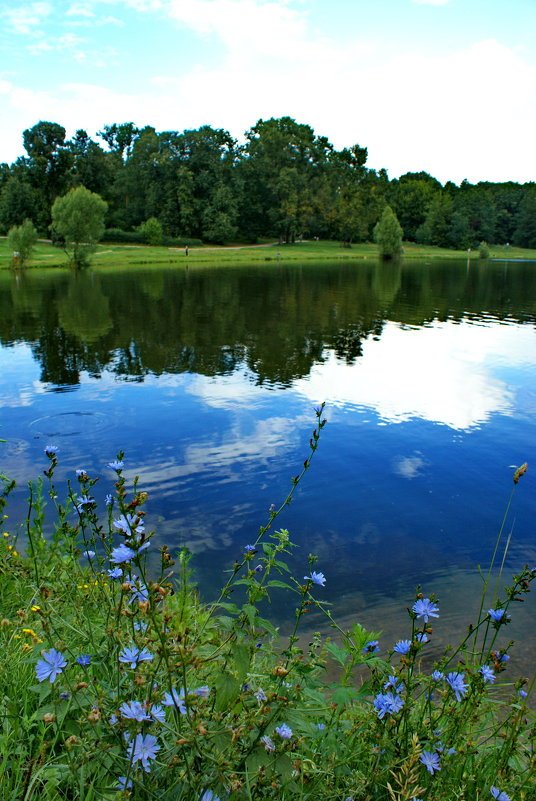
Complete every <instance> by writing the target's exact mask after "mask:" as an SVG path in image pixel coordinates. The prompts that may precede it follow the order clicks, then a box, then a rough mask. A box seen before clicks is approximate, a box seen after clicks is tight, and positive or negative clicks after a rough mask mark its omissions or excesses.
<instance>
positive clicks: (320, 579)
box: [303, 570, 326, 587]
mask: <svg viewBox="0 0 536 801" xmlns="http://www.w3.org/2000/svg"><path fill="white" fill-rule="evenodd" d="M303 578H304V580H305V581H311V582H312V583H313V584H318V586H319V587H323V586H324V584H325V583H326V578H325V576H324V574H323V573H316V572H315V571H314V570H312V571H311V575H310V576H304V577H303Z"/></svg>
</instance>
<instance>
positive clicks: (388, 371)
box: [295, 322, 536, 430]
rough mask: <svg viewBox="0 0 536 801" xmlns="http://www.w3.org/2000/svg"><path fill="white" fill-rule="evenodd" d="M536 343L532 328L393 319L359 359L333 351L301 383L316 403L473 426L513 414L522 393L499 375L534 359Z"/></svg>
mask: <svg viewBox="0 0 536 801" xmlns="http://www.w3.org/2000/svg"><path fill="white" fill-rule="evenodd" d="M535 344H536V343H535V335H534V330H533V329H532V328H530V327H529V326H520V325H496V324H495V325H493V326H482V325H474V324H471V323H469V322H463V323H459V324H456V323H437V324H435V325H433V326H430V327H427V328H418V329H407V328H405V329H404V328H401V327H400V326H398V325H395V324H394V323H387V324H386V325H385V328H384V330H383V332H382V336H381V338H380V339H379V340H367V341H366V342H365V343H364V347H363V356H362V357H361V358H360V359H359V360H358V361H357V362H356V363H355V364H354V365H351V366H349V365H347V364H342V363H341V362H339V361H338V360H337V359H336V357H335V356H334V355H330V356H329V357H328V358H327V359H326V362H325V363H324V364H320V365H315V367H314V368H313V369H312V371H311V375H310V376H309V377H308V378H306V379H302V380H300V381H298V382H296V386H295V388H296V389H297V391H298V392H300V393H301V394H303V395H305V396H306V397H308V398H311V400H313V401H314V402H315V403H316V402H318V401H320V400H325V401H327V402H328V404H329V405H331V406H339V407H344V406H347V405H349V404H352V405H356V406H361V407H368V408H370V409H373V410H374V411H375V412H376V413H377V414H378V416H379V417H380V418H381V419H382V421H384V422H387V423H401V422H404V421H407V420H410V419H411V418H414V417H417V418H421V419H423V420H429V421H432V422H435V423H442V424H444V425H447V426H449V427H450V428H453V429H456V430H468V429H470V428H473V427H476V426H479V425H482V424H483V423H485V422H486V421H487V420H489V418H490V417H491V415H493V414H495V413H502V414H512V413H513V411H514V399H515V398H514V392H513V391H512V389H510V387H509V386H508V384H507V383H506V381H505V380H502V378H501V377H499V375H498V373H500V371H501V370H504V369H506V368H507V369H514V368H517V369H519V368H522V367H525V366H527V365H534V363H535V361H536V359H535V355H536V347H535Z"/></svg>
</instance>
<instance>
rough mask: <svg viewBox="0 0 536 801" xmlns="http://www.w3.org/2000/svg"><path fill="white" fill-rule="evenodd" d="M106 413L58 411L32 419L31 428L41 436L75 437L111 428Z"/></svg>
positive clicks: (110, 422)
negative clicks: (57, 412)
mask: <svg viewBox="0 0 536 801" xmlns="http://www.w3.org/2000/svg"><path fill="white" fill-rule="evenodd" d="M112 426H113V424H112V421H111V419H110V418H109V416H108V415H106V414H103V413H102V412H92V411H87V412H80V411H76V412H60V413H59V414H50V415H46V416H45V417H38V418H37V419H36V420H32V422H31V423H30V428H32V429H33V430H34V431H35V432H36V435H37V436H39V435H40V436H43V437H76V436H85V435H87V434H91V433H93V432H95V431H104V430H106V429H109V428H112Z"/></svg>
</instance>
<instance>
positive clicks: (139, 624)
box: [134, 620, 149, 634]
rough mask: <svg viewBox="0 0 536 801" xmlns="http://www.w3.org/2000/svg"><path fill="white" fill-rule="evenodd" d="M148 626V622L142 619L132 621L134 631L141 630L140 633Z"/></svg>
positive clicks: (143, 632)
mask: <svg viewBox="0 0 536 801" xmlns="http://www.w3.org/2000/svg"><path fill="white" fill-rule="evenodd" d="M148 628H149V624H148V623H146V622H145V621H144V620H135V621H134V631H141V633H142V634H145V632H146V631H147V629H148Z"/></svg>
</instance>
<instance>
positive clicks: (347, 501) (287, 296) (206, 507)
mask: <svg viewBox="0 0 536 801" xmlns="http://www.w3.org/2000/svg"><path fill="white" fill-rule="evenodd" d="M0 307H1V308H0V311H1V313H0V343H1V344H0V382H1V384H0V385H1V394H0V397H1V400H0V404H1V418H0V422H1V425H2V430H1V434H2V436H3V437H4V438H6V439H7V440H8V442H7V445H4V446H2V447H3V451H2V455H3V459H2V470H3V472H4V473H7V474H9V475H11V476H13V477H15V478H16V479H17V481H18V483H19V486H20V489H19V490H18V494H17V495H16V497H15V505H14V507H13V508H12V512H11V515H12V519H13V518H14V517H16V515H17V514H19V515H22V513H23V508H24V499H25V497H26V495H27V490H25V489H24V485H25V483H26V482H27V481H28V480H29V479H31V478H33V477H35V476H36V474H37V473H39V471H40V470H42V469H43V468H44V467H45V465H46V460H45V458H44V455H43V449H44V447H45V446H46V445H47V444H50V443H53V444H56V445H58V446H59V448H60V473H59V476H60V477H61V478H62V479H65V480H66V479H68V478H71V479H72V478H73V476H74V471H75V469H77V468H81V467H83V468H84V469H85V470H86V471H88V472H89V473H90V474H91V475H98V476H100V477H101V480H100V482H99V484H98V485H97V487H96V489H97V490H98V497H99V498H101V499H102V498H103V497H104V495H105V494H106V492H108V491H109V489H110V487H111V485H112V482H113V477H114V476H113V473H112V472H111V471H110V470H109V469H107V468H106V463H107V462H109V461H110V460H112V459H113V458H115V455H116V454H117V452H118V451H119V450H121V449H122V450H124V451H125V454H126V456H125V463H126V467H127V469H126V475H127V477H128V478H129V479H133V478H134V476H135V475H138V476H139V477H140V486H141V487H142V488H144V489H146V490H147V491H148V492H149V493H150V500H149V502H148V504H147V507H146V508H147V523H148V526H149V527H150V528H154V529H155V530H156V532H157V533H156V538H155V541H156V542H158V543H159V544H163V543H164V542H165V543H167V544H168V545H169V546H170V547H172V548H173V547H175V546H178V545H182V544H185V545H187V546H188V547H189V548H190V549H191V550H192V551H193V552H194V554H195V560H194V567H195V571H196V577H197V580H198V581H199V586H200V588H201V591H202V593H203V595H204V596H205V597H206V598H210V597H212V595H213V594H214V591H215V588H216V586H217V585H218V584H219V583H220V581H221V578H222V571H223V570H225V569H227V568H228V567H229V565H231V564H232V562H233V561H234V559H235V558H237V557H239V556H240V554H241V550H242V548H243V546H244V545H245V544H246V543H249V542H251V541H252V540H254V539H255V536H256V532H257V530H258V526H259V525H260V524H261V523H264V522H265V521H266V518H267V510H268V509H269V507H270V504H272V503H276V504H277V503H278V502H279V501H280V500H281V499H282V498H283V497H284V496H285V494H286V492H287V491H288V489H289V487H290V481H289V479H290V477H291V476H294V475H296V474H297V473H298V472H299V470H300V467H301V464H302V462H303V459H304V458H305V457H306V456H307V447H308V446H307V443H308V441H309V437H310V434H311V431H312V428H313V426H314V420H315V418H314V411H313V410H314V407H315V406H317V405H318V403H319V402H321V401H325V402H326V414H325V416H326V418H327V420H328V425H327V426H326V428H325V429H324V431H323V435H322V441H321V446H320V449H319V451H318V453H317V454H316V456H315V459H314V461H313V466H312V468H311V470H310V471H309V473H308V474H307V476H306V478H305V480H304V482H303V484H302V485H301V487H300V489H299V491H298V493H297V495H296V498H295V500H294V501H293V503H292V504H291V506H290V507H289V508H288V509H287V510H286V511H285V513H284V515H283V517H282V518H281V519H280V521H279V523H280V525H281V526H283V527H285V528H287V529H289V531H290V533H291V536H292V539H293V541H294V542H295V543H296V545H297V546H298V547H297V548H296V551H295V553H294V555H293V558H292V560H291V561H292V568H293V571H294V573H295V575H296V576H297V577H298V578H299V579H301V577H302V576H303V575H304V574H305V573H307V572H308V563H307V556H308V554H309V553H310V552H311V553H314V554H316V555H317V556H318V562H317V569H318V570H322V571H323V572H324V573H325V575H326V577H327V583H326V587H325V588H324V589H323V590H322V597H323V598H325V599H326V600H328V601H330V602H331V603H333V605H334V609H335V612H336V614H338V615H340V616H342V617H343V619H344V620H345V622H348V623H350V622H351V621H355V620H360V621H361V622H362V623H363V624H364V625H371V626H372V625H375V626H377V627H379V628H382V629H383V630H384V632H385V634H384V638H385V643H386V646H387V645H390V644H391V642H392V640H391V639H390V638H393V637H394V638H395V639H398V638H399V637H401V636H404V635H406V636H407V632H405V631H403V630H402V625H403V621H404V614H405V612H404V610H405V608H406V607H407V606H408V605H409V604H410V603H411V602H412V598H413V593H414V590H415V586H416V585H417V584H420V585H422V587H423V591H424V592H425V593H431V592H433V591H435V592H436V593H437V594H438V595H439V597H440V600H441V608H442V618H441V624H439V623H438V625H437V627H436V628H437V642H438V643H441V642H444V641H446V640H448V639H449V638H451V636H452V635H453V633H455V632H456V631H457V630H461V629H462V628H463V627H464V626H465V625H466V624H467V623H468V622H469V619H470V617H469V610H468V607H469V605H470V604H471V603H476V599H477V597H478V594H479V591H480V589H479V587H480V579H479V578H478V576H477V573H476V570H475V568H476V565H478V564H482V565H487V564H488V561H489V557H490V555H491V552H492V549H493V545H494V542H495V537H496V533H497V531H498V528H499V526H500V523H501V518H502V514H503V511H504V508H505V506H506V503H507V500H508V496H509V493H510V489H511V485H512V474H513V469H512V466H516V465H519V464H521V463H522V462H524V461H528V462H529V464H530V463H531V460H532V461H533V458H532V457H533V453H534V444H535V433H536V334H535V321H536V270H535V265H533V264H528V263H508V262H501V263H493V262H477V261H472V262H470V263H466V262H465V261H463V262H456V261H450V260H449V261H448V262H440V261H438V262H430V263H424V262H419V263H411V262H404V263H403V264H402V265H399V264H398V265H381V264H375V263H373V262H368V261H366V262H365V261H363V262H352V263H350V262H349V263H345V264H334V263H330V264H325V265H296V264H292V265H285V263H284V262H283V263H281V264H277V265H276V264H275V263H273V262H272V263H270V264H269V265H268V264H267V265H264V264H263V265H261V266H256V267H235V268H232V267H230V268H229V267H218V268H217V269H210V268H203V269H190V270H185V269H184V268H182V267H181V268H178V267H176V266H175V267H170V268H169V269H151V270H145V269H139V270H136V271H120V270H118V271H109V272H104V271H97V270H89V271H84V272H79V273H70V272H67V271H59V270H55V271H37V270H36V271H33V270H32V271H27V272H26V273H20V274H18V275H13V274H8V273H2V274H0ZM534 476H535V474H534V473H531V470H530V468H529V472H528V473H527V475H526V476H525V477H524V478H523V480H522V483H520V485H519V488H518V492H517V494H516V498H515V502H514V507H513V513H512V515H511V518H510V519H509V522H508V526H507V533H509V532H510V531H512V539H511V544H510V548H509V551H508V555H507V562H506V563H507V567H508V568H509V569H513V570H515V569H517V568H519V567H521V566H522V565H523V564H525V563H529V564H530V565H536V539H535V526H534V521H535V519H536V514H535V513H536V493H535V484H536V481H535V477H534ZM319 592H320V591H319ZM520 609H521V607H520ZM272 615H273V616H274V618H275V619H277V620H278V621H279V622H280V623H281V625H282V626H283V628H284V627H285V625H286V623H287V622H288V620H289V610H288V604H286V603H284V602H283V601H282V600H281V599H279V598H277V597H275V598H274V601H273V610H272ZM516 617H518V620H517V628H516V629H514V628H512V630H511V631H508V632H507V633H508V634H510V636H513V635H517V636H521V638H522V639H523V640H524V642H523V643H522V645H521V647H520V649H519V652H520V653H524V655H525V656H524V659H525V661H523V660H521V662H520V665H521V666H523V667H524V666H525V665H527V664H528V663H529V661H530V659H532V658H533V657H534V655H535V654H534V646H533V644H532V643H533V641H534V640H533V635H534V622H535V618H536V608H535V604H534V603H533V602H531V601H529V602H528V603H527V604H526V605H524V607H523V616H522V617H519V616H517V615H516ZM514 623H516V621H514ZM311 625H312V626H313V627H314V626H316V625H318V626H320V625H321V621H320V619H317V618H315V617H313V619H312V621H311ZM513 625H514V624H513ZM527 626H532V629H531V632H532V633H531V634H530V637H529V636H528V635H527V631H529V630H530V629H528V628H527ZM436 647H439V646H436Z"/></svg>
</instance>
